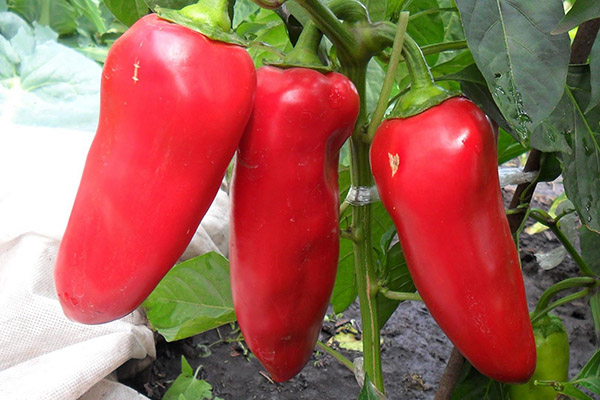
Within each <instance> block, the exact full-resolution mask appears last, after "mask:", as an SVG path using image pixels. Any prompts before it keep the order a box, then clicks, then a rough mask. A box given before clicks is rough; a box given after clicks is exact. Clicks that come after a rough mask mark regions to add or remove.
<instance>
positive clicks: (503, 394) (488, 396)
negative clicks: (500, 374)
mask: <svg viewBox="0 0 600 400" xmlns="http://www.w3.org/2000/svg"><path fill="white" fill-rule="evenodd" d="M451 399H452V400H509V398H508V391H507V390H505V386H504V385H503V384H501V383H500V382H496V381H494V380H492V379H490V378H488V377H487V376H484V375H482V374H481V373H479V371H477V370H476V369H475V368H473V367H472V366H471V364H469V363H468V362H466V363H465V366H464V367H463V372H462V378H461V379H459V382H458V384H457V385H456V386H455V388H454V391H453V392H452V397H451ZM513 400H517V399H513Z"/></svg>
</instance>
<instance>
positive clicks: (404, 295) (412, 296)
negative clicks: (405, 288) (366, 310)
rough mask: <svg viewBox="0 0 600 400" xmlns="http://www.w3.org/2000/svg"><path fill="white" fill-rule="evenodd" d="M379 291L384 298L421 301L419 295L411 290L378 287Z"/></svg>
mask: <svg viewBox="0 0 600 400" xmlns="http://www.w3.org/2000/svg"><path fill="white" fill-rule="evenodd" d="M379 293H381V294H382V295H383V296H384V297H385V298H387V299H390V300H400V301H404V300H410V301H423V299H422V298H421V295H419V294H418V293H412V292H395V291H393V290H390V289H388V288H386V287H381V288H379Z"/></svg>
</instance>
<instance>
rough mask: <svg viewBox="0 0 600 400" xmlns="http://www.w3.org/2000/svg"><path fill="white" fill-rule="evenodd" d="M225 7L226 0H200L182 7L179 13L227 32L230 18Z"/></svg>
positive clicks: (229, 27) (229, 28)
mask: <svg viewBox="0 0 600 400" xmlns="http://www.w3.org/2000/svg"><path fill="white" fill-rule="evenodd" d="M227 7H228V5H227V0H201V1H199V2H198V3H196V4H190V5H189V6H187V7H184V8H182V9H181V10H180V11H179V13H180V14H181V15H183V16H184V17H187V18H189V19H190V20H192V21H194V22H196V23H198V24H201V25H208V26H210V27H212V28H218V29H221V30H223V31H224V32H229V31H230V30H231V20H230V19H229V11H228V8H227Z"/></svg>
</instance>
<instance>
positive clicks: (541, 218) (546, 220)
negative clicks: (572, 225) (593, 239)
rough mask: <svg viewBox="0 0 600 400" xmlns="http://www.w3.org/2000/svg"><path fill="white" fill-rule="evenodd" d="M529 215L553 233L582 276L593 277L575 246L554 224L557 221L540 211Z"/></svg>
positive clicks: (532, 211) (534, 211) (533, 211)
mask: <svg viewBox="0 0 600 400" xmlns="http://www.w3.org/2000/svg"><path fill="white" fill-rule="evenodd" d="M529 215H530V216H531V218H533V219H534V220H536V221H537V222H539V223H541V224H543V225H545V226H547V227H548V228H549V229H550V230H551V231H552V233H554V235H555V236H556V238H557V239H558V240H559V241H560V243H561V244H562V245H563V246H564V247H565V249H566V250H567V252H568V253H569V254H570V255H571V257H573V260H574V261H575V263H577V266H578V267H579V270H580V271H581V274H582V275H585V276H594V273H593V272H592V270H591V269H590V267H589V266H588V265H587V263H586V262H585V260H584V259H583V257H581V255H580V254H579V252H578V251H577V250H576V249H575V246H573V243H571V241H570V240H569V238H567V236H566V235H565V234H564V232H563V231H562V230H561V229H560V228H559V227H558V224H557V223H556V222H557V221H556V220H555V219H553V218H552V217H550V215H547V214H546V213H545V212H543V211H542V210H533V209H532V210H531V212H530V213H529Z"/></svg>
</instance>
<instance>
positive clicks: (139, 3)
mask: <svg viewBox="0 0 600 400" xmlns="http://www.w3.org/2000/svg"><path fill="white" fill-rule="evenodd" d="M104 4H106V6H107V7H108V9H109V10H110V11H111V12H112V13H113V15H114V16H115V17H117V19H118V20H119V21H121V22H122V23H124V24H125V25H127V26H131V25H133V24H134V23H135V21H137V20H138V19H140V18H142V17H143V16H144V15H146V14H148V5H146V3H145V2H144V0H126V1H124V0H104Z"/></svg>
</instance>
